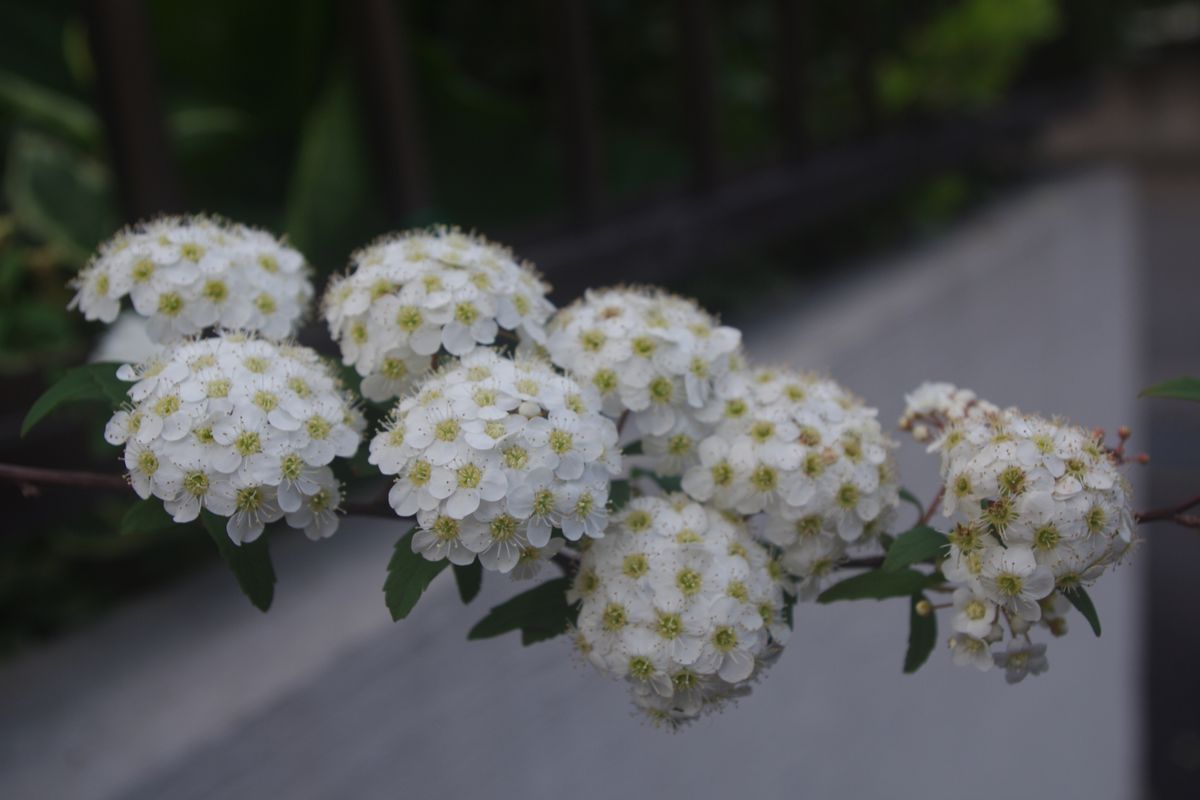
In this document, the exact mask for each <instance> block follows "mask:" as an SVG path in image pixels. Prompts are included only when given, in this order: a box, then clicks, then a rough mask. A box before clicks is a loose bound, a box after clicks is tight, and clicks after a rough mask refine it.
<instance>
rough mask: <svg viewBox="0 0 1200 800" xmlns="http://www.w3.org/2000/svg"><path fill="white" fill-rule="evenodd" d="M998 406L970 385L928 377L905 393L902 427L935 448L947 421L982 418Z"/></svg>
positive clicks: (915, 437) (948, 423) (951, 422)
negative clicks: (964, 386) (955, 383)
mask: <svg viewBox="0 0 1200 800" xmlns="http://www.w3.org/2000/svg"><path fill="white" fill-rule="evenodd" d="M998 410H999V409H997V408H996V406H994V405H992V404H991V403H989V402H988V401H986V400H981V399H979V398H978V397H976V396H975V393H974V392H972V391H971V390H970V389H960V388H959V387H957V386H955V385H954V384H952V383H934V382H928V381H927V382H925V383H922V384H921V385H920V386H918V387H917V388H916V389H914V390H913V391H912V392H910V393H909V394H906V395H905V396H904V414H903V416H901V417H900V428H901V429H903V430H906V431H908V432H910V433H911V434H912V436H913V438H914V439H916V440H917V441H918V442H932V443H933V444H931V445H930V448H929V449H930V451H931V452H932V451H933V450H936V449H938V447H939V446H940V443H941V436H942V432H943V431H944V430H945V428H946V427H947V426H948V425H951V424H954V423H959V422H962V421H964V420H967V419H980V418H982V417H985V416H986V415H988V414H991V413H994V412H996V411H998Z"/></svg>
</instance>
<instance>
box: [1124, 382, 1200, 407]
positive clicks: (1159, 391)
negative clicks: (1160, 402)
mask: <svg viewBox="0 0 1200 800" xmlns="http://www.w3.org/2000/svg"><path fill="white" fill-rule="evenodd" d="M1138 397H1174V398H1176V399H1178V400H1191V401H1192V402H1193V403H1200V378H1172V379H1171V380H1169V381H1163V382H1162V383H1156V384H1154V385H1153V386H1150V387H1147V388H1145V389H1142V391H1141V394H1139V395H1138Z"/></svg>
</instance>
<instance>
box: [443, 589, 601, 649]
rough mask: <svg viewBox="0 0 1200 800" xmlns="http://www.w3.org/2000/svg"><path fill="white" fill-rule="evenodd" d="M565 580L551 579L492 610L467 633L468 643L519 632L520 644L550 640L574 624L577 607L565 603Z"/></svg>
mask: <svg viewBox="0 0 1200 800" xmlns="http://www.w3.org/2000/svg"><path fill="white" fill-rule="evenodd" d="M570 586H571V581H570V579H569V578H555V579H553V580H550V581H546V582H545V583H543V584H541V585H539V586H535V587H533V588H532V589H530V590H529V591H527V592H522V593H521V594H519V595H517V596H516V597H513V598H511V599H510V600H507V601H505V602H503V603H501V604H500V605H498V606H496V607H495V608H493V609H492V610H491V611H490V612H488V615H487V616H486V617H484V618H483V619H481V620H480V621H479V622H478V623H477V624H476V625H475V627H473V628H471V630H470V631H469V632H468V633H467V638H468V639H490V638H491V637H493V636H501V635H503V634H505V633H508V632H509V631H516V630H519V631H521V643H522V644H533V643H534V642H541V641H545V640H546V639H552V638H554V637H555V636H558V635H559V634H560V633H563V632H564V631H566V630H567V626H568V625H569V624H571V623H572V622H574V620H575V616H576V614H577V613H578V607H577V606H576V605H574V604H571V603H568V602H567V589H569V588H570Z"/></svg>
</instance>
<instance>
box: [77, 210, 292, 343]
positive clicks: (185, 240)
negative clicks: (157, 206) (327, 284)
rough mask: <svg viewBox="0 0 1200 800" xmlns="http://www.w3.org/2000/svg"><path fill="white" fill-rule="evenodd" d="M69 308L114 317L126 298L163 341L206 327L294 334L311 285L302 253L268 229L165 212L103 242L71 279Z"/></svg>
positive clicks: (151, 334)
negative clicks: (257, 228)
mask: <svg viewBox="0 0 1200 800" xmlns="http://www.w3.org/2000/svg"><path fill="white" fill-rule="evenodd" d="M72 285H73V286H74V288H75V289H76V294H75V297H74V299H72V300H71V303H70V306H69V307H70V308H76V307H77V308H79V309H80V310H81V311H82V312H83V314H84V316H85V317H87V318H88V319H98V320H101V321H102V322H109V323H111V322H113V321H114V320H115V319H116V318H117V314H118V313H119V312H120V309H121V300H122V298H124V297H125V296H126V295H128V296H129V298H130V301H131V303H132V305H133V308H134V310H135V311H136V312H137V314H139V315H140V316H142V317H144V318H145V319H146V320H147V324H146V332H147V334H148V335H149V337H150V338H151V339H152V340H153V341H155V342H159V343H169V342H175V341H178V340H179V339H181V338H183V337H186V336H192V335H195V334H198V333H201V332H202V331H204V330H205V329H207V328H214V327H220V328H231V329H232V328H237V329H241V330H245V331H254V332H258V333H260V334H261V335H263V336H266V337H269V338H272V339H283V338H286V337H287V336H290V335H292V334H294V333H295V332H296V331H297V329H298V328H299V325H300V322H301V318H302V317H303V315H304V312H305V311H306V309H307V306H308V303H309V302H310V301H311V299H312V295H313V288H312V283H311V282H310V280H309V276H308V269H307V267H306V266H305V263H304V258H303V256H301V255H300V253H298V252H296V251H295V250H293V249H292V248H290V247H287V246H286V245H284V244H282V243H281V242H279V241H278V240H277V239H275V238H274V237H273V236H271V235H269V234H267V233H264V232H263V231H258V230H254V229H252V228H248V227H246V226H243V225H236V224H232V223H223V222H219V221H217V220H214V219H210V218H207V217H162V218H160V219H156V220H153V221H151V222H147V223H144V224H141V225H138V226H135V227H133V228H129V229H127V230H124V231H122V232H121V233H119V234H117V235H116V236H115V237H113V238H112V239H111V240H109V241H108V242H106V243H105V244H104V245H102V246H101V248H100V251H99V253H98V254H97V255H96V257H95V258H93V259H92V261H91V262H90V263H89V264H88V265H87V266H86V267H85V268H84V269H83V270H82V271H81V272H80V274H79V277H78V278H77V279H76V280H75V281H74V282H73V284H72Z"/></svg>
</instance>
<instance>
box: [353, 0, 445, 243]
mask: <svg viewBox="0 0 1200 800" xmlns="http://www.w3.org/2000/svg"><path fill="white" fill-rule="evenodd" d="M396 5H397V4H396V3H393V2H391V0H347V2H345V3H343V4H342V5H341V8H342V13H343V14H344V19H345V21H346V32H347V35H348V39H349V45H350V50H351V52H352V53H353V54H354V57H355V60H356V63H357V68H358V83H359V90H360V92H361V94H362V97H363V100H364V103H363V105H364V110H365V112H366V113H365V118H366V121H367V124H368V127H369V131H368V133H369V135H370V136H371V138H372V139H373V140H374V141H373V144H374V148H373V149H374V151H375V154H376V156H377V158H378V159H379V167H380V169H379V172H380V183H381V186H380V188H381V189H382V191H383V195H384V199H385V202H386V203H387V205H388V211H389V212H390V215H391V217H392V219H393V220H394V221H396V222H397V223H405V222H408V221H410V220H411V217H412V216H413V215H414V214H417V213H418V212H420V211H421V210H423V209H425V208H426V207H427V206H428V204H429V176H428V172H427V171H426V169H425V155H424V147H423V143H422V141H421V135H420V125H419V122H418V114H417V111H416V102H415V92H414V88H413V81H412V74H411V72H410V68H409V53H408V42H407V39H406V37H405V35H404V28H403V20H402V19H401V14H400V13H399V12H398V11H397V8H396Z"/></svg>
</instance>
